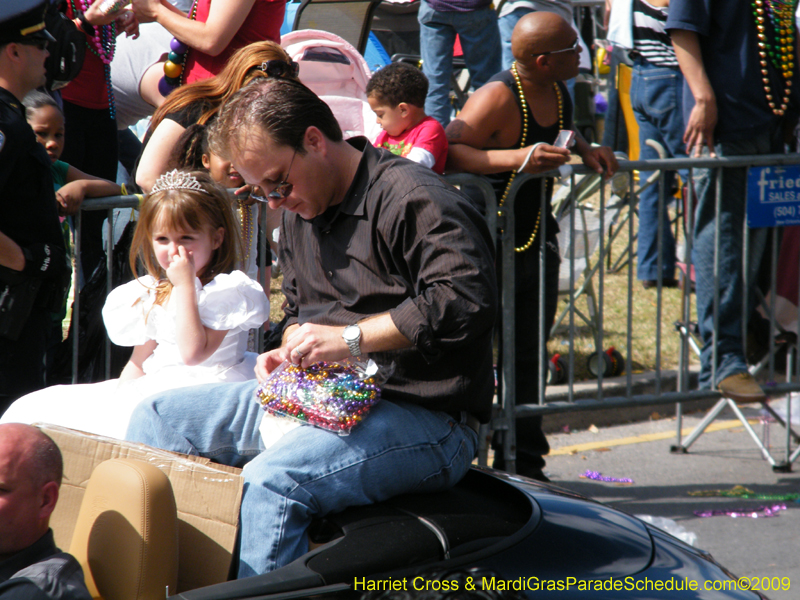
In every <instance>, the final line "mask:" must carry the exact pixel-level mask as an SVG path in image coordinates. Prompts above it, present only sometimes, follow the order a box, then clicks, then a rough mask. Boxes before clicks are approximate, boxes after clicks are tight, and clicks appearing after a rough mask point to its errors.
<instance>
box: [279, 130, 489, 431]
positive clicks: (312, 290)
mask: <svg viewBox="0 0 800 600" xmlns="http://www.w3.org/2000/svg"><path fill="white" fill-rule="evenodd" d="M350 143H351V144H352V145H353V146H354V147H356V148H358V149H359V150H361V151H362V152H363V155H362V158H361V162H360V164H359V167H358V171H357V173H356V176H355V178H354V179H353V182H352V184H351V186H350V189H349V190H348V192H347V194H346V196H345V199H344V201H343V202H342V203H340V204H338V205H335V206H332V207H330V208H329V209H328V210H327V211H326V212H325V213H323V214H322V215H320V216H318V217H316V218H315V219H313V220H311V221H306V220H304V219H302V218H301V217H300V216H298V215H297V214H295V213H291V212H289V211H287V212H285V213H284V220H283V226H282V231H281V235H280V241H279V255H280V260H281V269H282V270H283V274H284V279H283V291H284V294H285V295H286V299H287V301H288V303H287V306H286V308H285V311H286V314H287V315H288V316H289V324H292V323H300V324H302V323H305V322H312V323H316V324H320V325H334V326H344V325H350V324H353V323H356V322H358V321H360V320H362V319H364V318H366V317H369V316H373V315H377V314H382V313H389V315H390V316H391V318H392V321H393V322H394V324H395V326H396V327H397V329H398V330H399V331H400V332H401V333H402V334H403V335H404V336H405V337H407V338H408V339H409V340H411V342H412V344H413V346H412V347H411V348H407V349H403V350H394V351H389V352H376V353H372V354H371V355H370V358H372V359H373V360H375V362H377V363H378V365H379V366H381V367H388V366H389V365H391V364H393V365H394V371H393V374H392V375H391V377H390V378H389V380H388V381H387V382H386V383H385V384H383V386H382V396H383V398H384V399H386V400H395V401H405V402H411V403H414V404H419V405H423V406H425V407H428V408H430V409H432V410H443V411H448V412H454V411H461V410H466V411H468V412H470V413H472V414H473V415H475V416H477V417H478V418H480V419H481V420H482V421H486V420H488V417H489V412H490V409H491V402H492V395H493V392H494V375H493V372H492V327H493V325H494V323H495V315H496V311H497V288H496V278H495V273H494V255H493V246H492V241H491V236H490V233H489V229H488V227H487V225H486V222H485V220H484V218H483V216H482V215H481V214H480V213H479V212H478V211H477V210H476V209H475V208H474V207H473V206H472V205H471V204H470V202H469V200H468V199H467V198H466V197H465V196H463V195H462V194H461V192H459V191H458V190H456V189H455V188H453V187H452V186H450V185H448V184H447V183H445V182H444V181H443V180H442V179H441V178H440V177H438V176H437V175H436V174H434V173H433V172H432V171H431V170H430V169H427V168H425V167H422V166H420V165H418V164H417V163H414V162H411V161H408V160H406V159H403V158H399V157H397V156H394V155H392V154H391V153H389V152H387V151H384V150H379V149H376V148H373V147H372V146H371V145H370V144H369V143H368V142H367V140H366V139H364V138H355V139H354V140H350Z"/></svg>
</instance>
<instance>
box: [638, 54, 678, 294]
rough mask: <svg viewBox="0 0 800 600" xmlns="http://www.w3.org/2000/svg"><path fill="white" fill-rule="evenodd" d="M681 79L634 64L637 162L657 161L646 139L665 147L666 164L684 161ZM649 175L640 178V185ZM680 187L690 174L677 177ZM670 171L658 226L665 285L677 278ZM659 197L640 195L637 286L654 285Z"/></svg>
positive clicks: (653, 190)
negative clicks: (639, 282)
mask: <svg viewBox="0 0 800 600" xmlns="http://www.w3.org/2000/svg"><path fill="white" fill-rule="evenodd" d="M683 81H684V79H683V74H682V73H681V71H680V69H677V68H675V69H672V68H669V67H659V66H656V65H653V64H651V63H649V62H647V61H645V60H636V61H635V63H634V66H633V78H632V80H631V105H632V107H633V112H634V113H635V114H636V121H637V122H638V124H639V148H640V150H639V152H640V154H639V156H640V159H641V160H652V159H656V158H660V157H659V155H658V152H656V150H655V149H653V148H651V147H650V146H648V145H647V144H646V143H645V141H646V140H648V139H650V140H654V141H656V142H658V143H659V144H661V145H662V146H663V147H664V150H666V152H667V155H666V156H665V157H664V158H685V157H686V147H685V144H684V143H683V132H684V130H685V126H684V121H683ZM650 173H651V172H650V171H641V172H640V173H639V182H640V183H641V184H644V182H645V181H647V178H648V177H649V176H650ZM680 173H681V178H682V179H683V180H684V181H687V180H688V179H687V178H688V172H687V171H685V170H682V171H680ZM674 177H675V173H674V171H667V172H665V173H664V203H663V211H662V213H661V214H662V215H663V216H662V222H661V247H660V251H661V273H662V274H663V277H664V279H674V278H675V237H674V236H673V234H672V230H671V229H670V224H669V213H668V212H667V206H668V204H669V201H670V199H671V195H670V189H671V188H672V182H673V180H674ZM658 194H659V182H658V181H656V182H654V183H653V184H652V185H650V187H648V188H646V189H644V190H642V191H641V192H640V194H639V242H638V249H637V254H638V269H637V277H638V278H639V279H640V280H651V281H653V280H656V279H658V276H659V274H658V255H659V245H658V214H659V211H658Z"/></svg>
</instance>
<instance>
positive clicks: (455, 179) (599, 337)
mask: <svg viewBox="0 0 800 600" xmlns="http://www.w3.org/2000/svg"><path fill="white" fill-rule="evenodd" d="M796 164H800V155H798V154H791V155H762V156H742V157H723V158H715V159H711V158H700V159H660V160H651V161H632V162H628V161H622V162H621V163H620V173H623V174H624V177H627V178H628V190H629V191H628V193H627V195H625V198H624V199H623V203H624V204H625V207H626V208H627V210H628V211H629V212H630V211H633V209H634V207H635V204H636V191H635V184H634V179H633V172H634V171H635V170H644V171H660V173H661V174H660V175H659V179H658V186H659V204H660V208H663V205H664V203H665V202H666V200H667V197H668V196H667V190H666V189H665V184H664V177H663V172H664V171H666V170H672V171H674V170H678V169H688V170H689V172H690V179H692V175H693V172H694V170H696V169H701V168H703V169H706V168H710V169H718V170H720V172H724V170H725V169H727V168H736V167H750V166H763V165H796ZM553 176H555V177H561V178H562V180H567V181H569V183H570V190H571V191H570V194H569V198H568V206H569V211H571V217H570V218H569V219H568V220H567V221H566V223H567V229H568V232H567V233H568V235H569V236H570V238H572V239H574V237H575V235H576V231H575V229H576V226H575V224H576V222H577V221H578V218H577V216H576V215H579V214H580V211H581V210H583V209H582V208H581V206H580V202H587V201H590V202H592V203H593V207H592V209H593V210H595V211H596V212H597V219H598V223H599V230H600V231H602V232H605V231H606V228H605V223H606V220H607V219H608V218H609V214H608V212H607V209H608V206H609V203H610V199H611V203H612V204H614V203H616V202H617V200H614V199H613V198H612V194H610V193H609V191H608V189H607V188H608V185H606V184H603V185H597V191H596V196H594V199H593V200H587V198H586V196H585V194H583V195H582V190H583V191H585V187H582V186H581V185H578V181H577V180H578V179H579V178H580V177H584V178H587V177H589V178H591V177H598V176H597V175H596V174H593V173H591V172H590V171H588V170H587V169H586V168H585V167H583V166H581V165H569V166H568V167H567V168H566V169H565V172H564V173H558V172H550V173H545V174H541V175H537V176H533V175H522V176H519V177H517V178H515V180H514V182H513V185H512V187H511V189H510V191H509V195H508V198H507V199H506V201H505V203H504V206H502V207H497V205H496V199H495V195H494V192H493V190H492V187H491V185H490V184H489V182H488V181H487V180H486V179H485V178H483V177H480V176H476V175H470V174H457V175H448V176H447V177H446V178H445V179H446V180H447V181H448V182H450V183H451V184H453V185H455V186H465V185H470V186H473V187H474V188H476V189H477V190H478V191H479V193H480V194H481V196H482V197H483V198H484V201H485V205H486V215H487V220H488V221H489V223H490V227H491V230H492V232H493V233H494V234H495V235H496V236H497V247H498V249H499V255H498V257H497V265H498V268H499V269H502V270H503V278H502V282H503V289H502V303H501V317H502V318H501V327H502V334H503V335H502V340H503V344H502V347H501V348H499V352H500V353H502V355H503V356H504V357H513V356H514V348H515V334H516V331H515V319H514V315H515V313H516V308H517V307H515V306H514V304H515V302H514V288H515V282H514V275H515V269H514V263H515V253H514V236H513V231H514V210H513V207H514V204H515V202H516V201H517V193H518V191H519V190H520V188H521V186H522V185H524V184H525V183H526V182H527V181H529V180H530V179H531V178H540V179H541V182H542V186H543V189H544V185H545V178H546V177H553ZM723 176H724V174H723ZM717 186H718V187H717V190H718V191H717V193H718V195H719V189H721V188H720V180H719V178H718V179H717ZM687 189H688V193H689V198H688V205H689V206H691V205H692V198H691V196H692V193H693V192H692V189H693V188H692V186H688V188H687ZM581 195H582V197H581ZM544 197H545V195H544V194H542V206H541V209H542V210H543V211H546V210H548V208H547V206H546V201H545V200H544ZM720 201H721V200H720V199H719V198H718V199H717V203H718V205H719V202H720ZM138 204H139V197H138V196H123V197H113V198H97V199H90V200H86V201H85V202H84V203H83V206H82V210H108V211H109V215H110V216H111V215H112V212H113V211H112V209H113V208H119V207H137V206H138ZM614 205H615V206H616V204H614ZM659 214H660V215H661V216H660V217H659V221H661V220H662V219H663V218H664V216H663V214H664V211H663V210H660V211H659ZM684 218H685V219H686V226H685V231H688V232H691V231H692V219H693V214H692V211H691V210H687V211H686V213H685V215H684ZM717 223H719V220H717ZM661 225H662V222H659V224H658V232H659V234H658V235H659V240H658V242H659V245H661V243H662V241H661V239H660V237H661V235H662V234H661ZM540 227H541V231H540V233H539V235H541V236H543V238H542V239H544V237H546V235H547V231H546V228H547V224H546V220H545V219H542V220H541V225H540ZM624 228H625V229H627V233H628V244H631V243H632V241H633V239H634V236H635V229H634V220H633V219H627V220H626V221H624ZM76 229H77V231H76V235H75V242H76V255H78V254H79V251H80V215H79V216H78V219H77V227H76ZM262 231H266V223H265V215H262ZM620 231H621V229H617V230H616V235H620ZM109 232H110V233H111V230H110V226H109ZM744 234H745V249H744V253H745V256H746V253H747V250H748V248H747V235H746V234H747V230H746V229H745V231H744ZM716 236H717V238H718V237H719V231H717V233H716ZM685 241H686V249H685V255H686V256H691V252H692V247H691V246H692V236H691V235H686V236H685ZM112 247H113V235H111V234H109V236H108V241H107V265H108V268H109V270H111V269H112V264H111V250H112ZM259 247H260V264H259V267H260V269H259V272H260V276H261V275H263V269H264V268H265V261H266V257H267V256H268V245H267V241H266V237H265V236H264V235H263V233H262V234H261V236H260V240H259ZM607 252H608V240H607V239H605V236H603V235H601V236H600V239H599V243H598V247H597V250H596V253H595V256H594V259H593V264H592V269H590V270H589V271H587V272H584V277H586V276H588V277H594V278H595V279H596V284H597V286H596V288H597V289H596V311H597V312H596V315H595V326H596V327H595V331H594V332H593V337H594V340H593V342H594V347H595V349H596V351H598V352H599V351H601V350H602V348H603V347H604V340H605V335H606V333H605V328H604V302H605V300H604V296H605V285H606V283H605V273H606V264H607V261H606V257H607ZM771 253H772V256H773V261H772V270H771V274H770V279H771V290H770V291H771V294H770V296H771V297H772V298H773V299H774V298H775V282H776V278H777V264H776V261H775V260H774V258H775V257H776V256H777V240H776V239H775V238H773V243H772V248H771ZM567 258H568V259H569V260H570V261H571V262H572V261H574V260H575V258H576V257H575V255H574V253H572V254H569V255H568V256H567ZM539 260H540V261H541V262H540V267H541V268H540V282H539V284H540V286H539V287H540V289H544V273H545V269H544V261H545V257H544V255H543V254H541V255H540V257H539ZM661 260H662V259H661V257H659V264H658V270H659V272H661V266H662V265H661ZM572 266H573V265H570V267H569V290H568V293H567V295H568V302H569V304H570V309H569V311H568V314H567V315H566V316H565V317H564V319H565V320H566V323H567V327H566V329H567V336H568V345H569V355H568V360H567V367H568V369H567V370H568V373H567V386H566V387H567V391H566V394H565V399H564V400H552V399H551V400H550V401H548V397H547V393H546V391H545V385H544V383H545V380H546V377H547V373H546V371H545V370H544V369H540V374H539V377H540V385H539V389H540V393H539V397H538V398H537V402H536V403H534V404H523V405H519V406H515V402H514V399H515V398H516V389H515V386H516V364H515V361H514V360H503V361H502V369H501V371H500V373H498V382H499V386H498V388H499V392H500V393H499V395H498V400H497V404H496V406H495V410H494V414H493V418H492V421H491V425H490V427H491V430H494V431H499V432H500V433H501V434H502V449H498V451H502V452H503V453H504V457H505V462H506V467H507V468H508V469H509V470H511V471H513V470H514V469H515V466H516V465H515V461H516V431H515V420H516V419H518V418H529V417H533V416H536V415H547V414H556V413H567V412H579V411H589V410H598V409H601V410H605V409H617V408H628V407H634V406H636V407H642V406H655V405H664V404H675V405H676V407H677V435H676V437H677V440H676V446H675V448H676V449H677V450H678V451H685V449H687V448H688V447H689V445H691V443H692V442H693V441H694V439H696V437H697V436H699V435H700V434H701V433H702V427H700V428H698V431H697V432H696V434H693V435H692V436H690V437H689V438H687V439H686V441H685V443H682V440H681V428H682V405H683V404H684V403H691V402H697V401H700V400H708V399H718V400H719V401H720V402H719V403H718V405H717V407H715V410H716V412H713V413H709V416H708V417H707V419H706V420H707V421H708V423H710V421H711V420H713V419H714V418H716V415H717V414H719V412H720V411H721V410H722V409H724V408H726V407H730V408H731V409H732V410H733V411H734V413H736V415H737V418H739V419H740V420H742V422H743V424H744V426H745V427H746V428H747V430H748V433H750V435H751V436H752V437H753V439H754V440H756V442H757V443H759V446H760V448H761V450H762V453H764V455H765V458H767V460H768V461H769V462H770V463H771V464H772V465H773V468H775V469H776V470H778V469H784V470H788V469H790V467H791V463H792V462H793V461H794V460H796V459H797V457H798V455H800V449H795V450H794V452H792V451H791V442H792V440H793V439H794V440H797V441H800V436H795V435H794V433H793V432H792V431H791V428H790V427H787V428H786V454H785V457H784V458H783V460H782V462H778V461H776V460H774V459H773V458H772V457H771V455H770V454H769V451H768V450H767V449H766V448H764V446H763V444H762V443H761V442H759V441H758V436H757V435H756V434H755V432H754V431H753V430H752V427H750V426H749V424H747V420H746V419H745V418H744V416H743V414H742V413H741V411H740V410H738V407H736V405H735V404H734V403H733V402H729V401H727V400H726V399H724V398H721V395H720V393H719V392H718V391H716V390H699V389H695V390H692V389H690V387H691V383H690V374H691V372H690V369H689V366H690V365H689V358H690V353H691V352H692V351H693V350H692V348H693V347H694V348H695V349H697V348H699V346H698V345H697V342H696V341H694V340H693V339H692V338H691V335H690V324H689V322H690V320H691V292H690V286H688V285H686V286H684V288H683V292H682V295H681V299H680V314H677V315H666V314H664V310H663V298H662V291H663V290H662V288H661V286H660V284H659V287H658V289H657V293H656V301H655V304H656V320H655V324H654V329H655V331H654V338H655V352H656V354H655V368H654V373H653V375H654V381H655V385H654V391H652V392H648V393H645V394H637V393H635V391H634V384H633V375H632V368H633V364H632V345H633V335H632V334H633V319H632V315H633V313H632V305H633V287H634V284H636V283H637V282H636V279H635V278H634V274H633V268H632V263H629V265H628V272H627V290H626V298H625V302H627V311H626V319H625V340H626V341H625V352H624V354H625V360H624V362H625V369H624V376H623V377H622V378H621V379H622V383H620V382H619V380H617V381H616V382H615V383H614V385H613V386H612V385H608V382H607V381H606V380H607V377H605V374H604V369H603V368H599V369H598V371H597V382H596V386H595V387H594V390H593V391H592V392H591V394H590V397H585V396H583V395H580V394H578V393H577V392H576V385H575V384H576V381H575V358H576V356H575V355H576V351H575V340H576V314H577V313H576V310H575V300H576V297H578V292H579V290H580V288H579V287H578V286H576V283H577V278H576V272H575V269H574V268H572ZM109 272H110V271H109ZM74 277H75V278H76V280H77V278H78V273H75V275H74ZM723 283H724V282H723ZM107 285H108V286H109V291H110V286H111V278H110V277H109V282H108V284H107ZM746 285H748V282H746ZM719 286H720V282H719V281H717V283H716V292H715V295H716V297H717V301H716V304H715V305H718V298H719ZM539 305H540V313H539V323H540V331H544V318H545V317H544V305H543V303H542V302H540V303H539ZM78 311H79V297H78V296H77V294H76V298H75V303H74V306H73V314H75V315H77V314H79V312H78ZM768 313H769V322H770V331H771V332H774V331H775V323H776V320H775V303H774V302H772V303H770V304H769V306H768ZM665 319H666V320H667V321H668V322H671V321H673V320H675V319H677V321H678V323H677V325H676V327H677V330H678V332H679V333H673V327H672V326H667V325H666V324H665ZM797 320H798V322H800V309H799V310H798V317H797ZM665 331H669V332H670V333H672V335H680V345H679V352H678V367H677V385H676V387H677V389H676V391H665V390H663V389H662V377H663V373H662V366H661V363H662V357H661V347H662V337H663V334H664V332H665ZM73 344H74V352H73V381H77V356H78V353H77V345H78V340H77V336H75V339H73ZM107 346H108V342H107ZM789 346H792V347H791V349H790V350H791V352H790V355H789V360H788V365H787V369H786V370H787V381H786V382H783V383H778V382H776V381H775V379H776V371H775V362H774V351H775V348H776V341H775V336H774V335H773V334H771V335H770V341H769V349H770V353H769V354H768V355H767V358H766V359H765V360H763V361H762V362H761V367H760V368H761V369H762V372H763V371H764V370H765V371H766V377H765V378H766V380H767V381H768V382H769V384H768V385H766V386H765V391H766V393H767V394H768V395H770V396H776V395H781V394H787V393H789V392H795V391H800V361H798V360H797V358H796V348H795V347H794V346H793V345H791V344H789ZM714 353H715V354H716V349H715V350H714ZM107 356H108V352H107ZM542 358H544V357H542ZM714 359H715V361H716V356H715V357H714ZM107 361H108V358H107ZM106 364H107V369H108V368H109V365H108V362H107V363H106ZM540 364H542V365H544V364H545V361H544V360H541V361H540ZM720 403H723V404H724V405H722V404H720ZM788 405H790V403H788V402H787V407H788ZM787 412H788V411H787ZM773 416H774V415H773ZM708 423H704V425H707V424H708ZM785 423H787V424H790V423H791V414H790V413H788V414H787V415H786V418H785ZM488 435H489V431H488V429H484V431H483V432H482V436H481V444H482V446H481V455H480V460H481V462H482V464H485V463H486V458H487V445H486V442H487V439H488ZM793 436H794V437H793Z"/></svg>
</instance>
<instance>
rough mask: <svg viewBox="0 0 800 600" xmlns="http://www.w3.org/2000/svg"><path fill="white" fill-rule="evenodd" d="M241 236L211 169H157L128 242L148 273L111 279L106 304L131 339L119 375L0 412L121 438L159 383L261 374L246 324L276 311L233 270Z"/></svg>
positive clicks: (121, 336) (120, 341)
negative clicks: (164, 171) (130, 278)
mask: <svg viewBox="0 0 800 600" xmlns="http://www.w3.org/2000/svg"><path fill="white" fill-rule="evenodd" d="M239 237H240V236H239V235H238V233H237V228H236V223H235V221H234V217H233V213H232V211H231V205H230V201H229V199H228V196H227V192H226V191H225V190H224V189H222V188H221V187H219V186H217V185H216V184H215V183H214V182H213V181H212V180H211V179H210V178H209V177H208V176H207V175H205V174H202V173H187V172H182V171H177V170H176V171H171V172H170V173H167V174H165V175H163V176H162V177H160V178H159V179H158V181H157V182H156V184H155V185H154V186H153V189H152V191H151V193H150V195H148V196H147V198H146V199H145V201H144V203H143V205H142V207H141V209H140V213H139V221H138V223H137V225H136V232H135V234H134V238H133V243H132V245H131V266H132V268H133V270H134V273H136V272H137V267H138V266H139V265H143V266H144V267H145V269H146V270H147V273H148V274H147V275H144V276H142V277H139V278H138V279H137V280H135V281H131V282H130V283H126V284H124V285H122V286H120V287H118V288H116V289H114V290H113V291H112V292H111V294H109V296H108V298H107V299H106V303H105V306H104V307H103V320H104V322H105V325H106V329H107V331H108V336H109V338H111V341H113V342H114V343H115V344H117V345H120V346H134V349H133V354H132V356H131V359H130V361H129V362H128V364H127V365H126V366H125V368H124V369H123V371H122V374H121V375H120V378H119V379H114V380H110V381H104V382H101V383H90V384H83V385H61V386H53V387H49V388H45V389H43V390H39V391H38V392H34V393H32V394H28V395H27V396H24V397H22V398H20V399H18V400H17V401H16V402H14V403H13V404H12V405H11V406H10V407H9V409H8V410H7V411H6V412H5V414H4V415H3V416H2V418H0V422H22V423H34V422H46V423H54V424H56V425H62V426H64V427H70V428H72V429H78V430H81V431H86V432H89V433H96V434H101V435H106V436H110V437H115V438H124V437H125V431H126V429H127V427H128V422H129V420H130V415H131V413H132V412H133V409H134V408H135V407H136V405H137V404H138V403H139V402H140V401H141V400H143V399H144V398H146V397H147V396H150V395H151V394H153V393H155V392H160V391H163V390H167V389H173V388H178V387H183V386H190V385H198V384H203V383H214V382H220V381H244V380H246V379H254V378H255V372H254V367H255V361H256V355H255V354H253V353H250V352H246V348H247V338H248V332H249V330H250V329H251V328H254V327H260V326H261V325H262V324H263V323H264V322H265V321H266V320H267V319H268V318H269V300H268V299H267V296H266V294H265V293H264V291H263V289H262V288H261V286H260V285H259V284H258V283H257V282H255V281H253V280H252V279H250V277H248V276H247V275H246V274H244V273H243V272H242V271H238V270H235V269H236V266H237V264H239V261H240V257H241V251H240V249H239V246H240V243H239ZM137 260H138V264H137Z"/></svg>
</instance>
